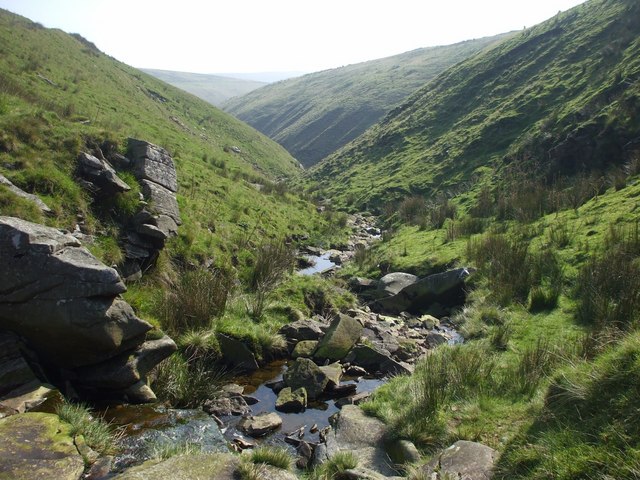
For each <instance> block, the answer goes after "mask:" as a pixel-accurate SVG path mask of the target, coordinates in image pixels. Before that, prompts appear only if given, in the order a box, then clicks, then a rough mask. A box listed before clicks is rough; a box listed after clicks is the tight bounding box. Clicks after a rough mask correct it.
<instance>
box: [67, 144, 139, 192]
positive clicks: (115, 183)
mask: <svg viewBox="0 0 640 480" xmlns="http://www.w3.org/2000/svg"><path fill="white" fill-rule="evenodd" d="M78 175H79V176H80V177H81V178H83V179H84V180H85V181H86V182H89V184H90V185H93V186H95V187H96V188H95V189H93V188H91V187H90V186H89V189H90V190H92V191H93V192H94V193H98V194H100V195H102V196H112V195H114V194H116V193H122V192H128V191H129V190H131V187H130V186H129V185H127V184H126V183H125V182H124V181H123V180H122V179H121V178H120V177H118V174H117V173H116V171H115V170H114V169H113V167H111V165H109V163H108V162H107V161H106V160H101V159H99V158H96V157H94V156H93V155H91V154H89V153H86V152H80V155H78Z"/></svg>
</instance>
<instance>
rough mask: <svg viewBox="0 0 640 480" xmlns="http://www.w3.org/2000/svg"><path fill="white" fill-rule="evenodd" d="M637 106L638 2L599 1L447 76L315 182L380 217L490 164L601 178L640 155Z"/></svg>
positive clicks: (343, 153)
mask: <svg viewBox="0 0 640 480" xmlns="http://www.w3.org/2000/svg"><path fill="white" fill-rule="evenodd" d="M639 105H640V3H639V2H638V1H637V0H592V1H590V2H587V3H584V4H582V5H580V6H578V7H575V8H573V9H571V10H569V11H567V12H564V13H560V14H558V15H556V16H555V17H553V18H552V19H550V20H548V21H546V22H544V23H542V24H540V25H538V26H536V27H533V28H530V29H527V30H525V31H523V32H521V33H518V34H517V35H515V36H513V37H511V38H509V39H507V40H505V41H504V42H502V43H500V44H499V45H497V46H494V47H493V48H492V49H489V50H486V51H484V52H482V53H479V54H477V55H475V56H473V57H472V58H469V59H467V60H466V61H464V62H462V63H460V64H458V65H456V66H454V67H452V68H449V69H448V70H446V71H445V72H444V73H442V74H441V75H440V76H439V77H438V78H436V79H435V80H434V81H433V82H431V83H430V84H429V85H427V86H425V87H424V88H422V89H421V90H420V91H418V92H417V93H415V94H414V95H413V96H412V97H411V98H410V99H409V100H407V101H406V102H405V103H404V104H402V105H401V106H399V107H397V108H396V109H394V110H393V111H392V112H391V113H389V115H387V116H386V117H385V118H384V120H382V121H381V122H380V123H379V124H377V125H376V126H374V127H372V128H371V129H370V130H369V131H368V132H366V133H365V134H364V135H362V136H361V137H359V138H358V139H356V140H355V141H353V142H352V143H351V144H349V145H347V146H346V147H344V148H343V149H342V150H340V151H338V152H337V153H335V154H333V155H332V156H330V157H329V158H327V159H326V160H325V161H323V162H322V163H321V164H320V165H317V166H316V167H315V168H314V169H313V171H312V172H310V179H311V180H313V181H317V182H320V183H321V184H322V186H323V187H324V193H325V194H327V195H328V196H330V197H332V198H333V199H334V200H335V201H337V202H338V203H341V204H343V205H344V204H351V205H352V206H353V208H362V207H363V206H365V205H368V206H369V207H370V208H377V207H379V206H380V205H382V204H384V203H387V202H389V201H392V200H393V199H398V198H402V197H403V196H407V195H412V194H424V195H432V194H434V193H436V192H439V191H440V192H442V191H451V190H455V189H461V188H468V181H469V180H472V179H473V178H475V177H477V176H478V175H480V174H482V172H486V168H487V167H489V170H488V171H489V172H491V171H494V172H495V171H500V170H501V169H502V168H503V167H505V166H506V165H512V167H513V166H516V167H517V168H519V169H520V170H522V171H525V172H533V171H537V172H538V173H539V174H540V175H542V176H543V177H545V178H549V179H553V178H554V177H558V176H563V175H574V174H575V173H578V172H590V171H594V170H599V171H602V170H605V169H607V168H608V167H609V166H611V165H615V164H618V165H620V164H622V163H623V162H625V161H628V160H629V158H628V157H629V155H630V153H631V152H632V151H633V149H634V148H635V149H637V148H638V145H639V144H640V121H639V116H638V108H639ZM316 188H317V187H316Z"/></svg>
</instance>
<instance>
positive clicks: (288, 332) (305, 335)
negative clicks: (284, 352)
mask: <svg viewBox="0 0 640 480" xmlns="http://www.w3.org/2000/svg"><path fill="white" fill-rule="evenodd" d="M321 327H322V324H321V323H320V322H317V321H315V320H312V319H304V320H298V321H295V322H291V323H288V324H286V325H284V326H283V327H282V328H280V330H279V331H278V333H279V334H280V335H282V336H283V337H284V338H285V339H287V340H295V341H297V342H300V341H302V340H318V339H319V338H320V337H322V335H324V332H323V331H322V328H321Z"/></svg>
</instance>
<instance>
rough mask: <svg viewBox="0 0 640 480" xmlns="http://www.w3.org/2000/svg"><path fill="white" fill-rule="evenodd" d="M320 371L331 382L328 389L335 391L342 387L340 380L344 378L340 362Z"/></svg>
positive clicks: (326, 366) (328, 383) (321, 368)
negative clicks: (339, 386)
mask: <svg viewBox="0 0 640 480" xmlns="http://www.w3.org/2000/svg"><path fill="white" fill-rule="evenodd" d="M320 370H321V371H322V373H324V374H325V376H326V377H327V379H328V380H329V381H328V382H327V386H326V388H329V389H334V388H335V387H337V386H338V385H340V379H341V378H342V365H340V363H339V362H334V363H332V364H331V365H325V366H323V367H320Z"/></svg>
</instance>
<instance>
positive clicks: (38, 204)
mask: <svg viewBox="0 0 640 480" xmlns="http://www.w3.org/2000/svg"><path fill="white" fill-rule="evenodd" d="M0 185H4V186H5V187H7V188H8V189H9V190H11V191H12V192H13V193H14V194H15V195H17V196H19V197H22V198H24V199H25V200H29V201H30V202H32V203H34V204H35V205H36V207H38V208H39V209H40V211H41V212H42V213H46V214H50V213H52V211H51V209H50V208H49V207H48V206H47V204H46V203H44V202H43V201H42V200H40V198H38V197H37V196H36V195H33V194H32V193H27V192H25V191H24V190H22V189H21V188H18V187H16V186H15V185H14V184H13V183H12V182H11V181H10V180H9V179H8V178H7V177H5V176H4V175H2V174H0Z"/></svg>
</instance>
